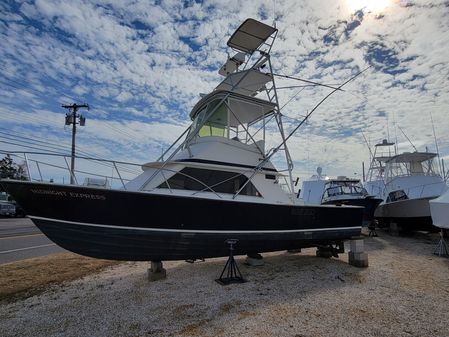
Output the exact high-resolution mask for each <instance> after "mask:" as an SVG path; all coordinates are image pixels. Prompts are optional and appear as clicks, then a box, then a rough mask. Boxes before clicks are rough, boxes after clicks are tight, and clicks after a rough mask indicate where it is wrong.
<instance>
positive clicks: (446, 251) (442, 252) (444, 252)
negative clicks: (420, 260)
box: [433, 229, 449, 257]
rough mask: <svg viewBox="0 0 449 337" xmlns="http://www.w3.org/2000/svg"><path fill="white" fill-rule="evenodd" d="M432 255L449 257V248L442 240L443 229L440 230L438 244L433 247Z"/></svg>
mask: <svg viewBox="0 0 449 337" xmlns="http://www.w3.org/2000/svg"><path fill="white" fill-rule="evenodd" d="M433 253H434V254H435V255H438V256H445V257H448V256H449V246H448V244H447V242H446V240H444V229H441V232H440V241H438V244H437V246H436V247H435V250H434V251H433Z"/></svg>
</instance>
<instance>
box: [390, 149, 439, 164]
mask: <svg viewBox="0 0 449 337" xmlns="http://www.w3.org/2000/svg"><path fill="white" fill-rule="evenodd" d="M436 156H437V154H436V153H432V152H404V153H401V154H398V155H396V156H394V157H391V159H389V160H388V161H387V163H388V164H393V163H422V162H423V161H427V160H430V159H432V158H434V157H436Z"/></svg>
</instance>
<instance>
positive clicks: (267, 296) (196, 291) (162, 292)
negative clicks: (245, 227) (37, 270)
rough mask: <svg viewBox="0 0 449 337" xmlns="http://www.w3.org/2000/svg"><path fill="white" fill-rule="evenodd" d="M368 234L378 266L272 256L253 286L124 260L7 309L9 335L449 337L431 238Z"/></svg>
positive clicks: (253, 275)
mask: <svg viewBox="0 0 449 337" xmlns="http://www.w3.org/2000/svg"><path fill="white" fill-rule="evenodd" d="M379 234H380V237H377V238H366V240H365V247H366V250H367V251H368V252H369V263H370V266H369V268H366V269H358V268H355V267H353V266H350V265H348V263H347V254H341V255H340V258H338V259H335V258H332V259H323V258H317V257H315V250H313V249H306V250H303V252H301V253H300V254H289V253H285V252H277V253H270V254H264V260H265V265H264V266H261V267H248V266H245V265H243V262H244V257H238V258H237V261H238V263H239V266H240V269H241V271H242V273H243V274H244V276H245V277H246V278H247V279H248V280H249V282H247V283H244V284H234V285H230V286H225V287H223V286H220V285H219V284H217V283H216V282H214V279H215V278H216V277H218V275H219V274H220V272H221V269H222V267H223V265H224V261H225V260H224V259H210V260H206V262H200V263H195V264H193V265H192V264H188V263H186V262H166V263H164V267H165V268H166V269H167V279H165V280H162V281H157V282H152V283H149V282H148V281H147V278H146V270H147V268H148V264H147V263H124V264H120V265H118V266H114V267H111V268H109V269H107V270H105V271H103V272H101V273H98V274H95V275H91V276H88V277H85V278H83V279H81V280H77V281H73V282H68V283H66V284H64V285H63V286H54V287H52V288H49V290H48V291H46V292H45V293H43V294H41V295H39V296H35V297H31V298H28V299H26V300H21V301H18V302H15V303H12V304H3V305H1V307H0V335H1V336H3V337H7V336H21V337H23V336H83V337H84V336H129V337H131V336H242V337H243V336H251V337H252V336H291V337H299V336H308V337H312V336H395V337H398V336H426V337H427V336H449V268H448V267H449V259H445V258H439V257H437V256H434V255H432V251H433V247H434V243H435V242H434V241H433V240H430V239H429V238H428V237H424V236H420V237H415V238H403V237H393V236H389V235H388V234H386V233H383V232H380V233H379Z"/></svg>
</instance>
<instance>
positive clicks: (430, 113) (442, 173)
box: [429, 110, 444, 175]
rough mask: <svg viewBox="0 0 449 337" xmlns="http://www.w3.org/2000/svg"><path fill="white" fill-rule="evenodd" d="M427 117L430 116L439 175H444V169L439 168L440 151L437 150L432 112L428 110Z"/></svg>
mask: <svg viewBox="0 0 449 337" xmlns="http://www.w3.org/2000/svg"><path fill="white" fill-rule="evenodd" d="M429 115H430V122H431V123H432V130H433V138H434V139H435V147H436V149H437V155H438V168H439V169H440V173H441V175H444V168H442V167H441V159H440V151H439V149H438V142H437V136H436V133H435V124H434V123H433V118H432V111H430V110H429Z"/></svg>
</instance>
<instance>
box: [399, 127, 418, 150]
mask: <svg viewBox="0 0 449 337" xmlns="http://www.w3.org/2000/svg"><path fill="white" fill-rule="evenodd" d="M398 128H399V130H401V132H402V134H403V135H404V136H405V138H407V140H408V142H409V143H410V144H411V145H412V146H413V148H414V149H415V152H418V149H417V148H416V146H415V145H414V144H413V143H412V141H411V140H410V138H408V137H407V135H406V134H405V132H404V130H402V128H401V127H400V126H399V125H398Z"/></svg>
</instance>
